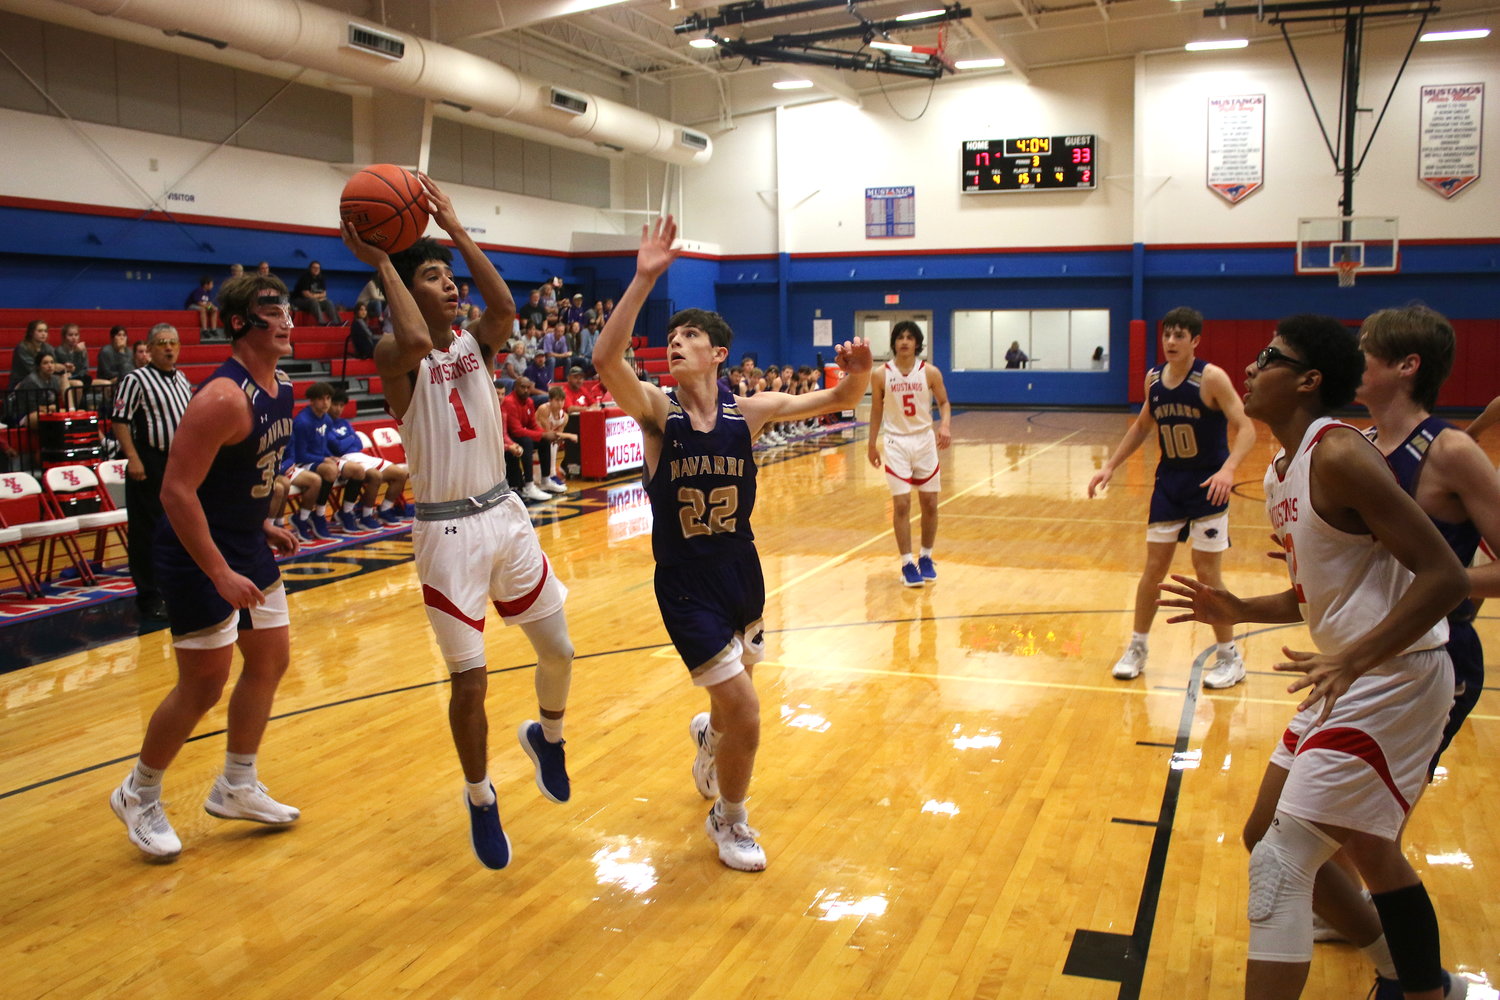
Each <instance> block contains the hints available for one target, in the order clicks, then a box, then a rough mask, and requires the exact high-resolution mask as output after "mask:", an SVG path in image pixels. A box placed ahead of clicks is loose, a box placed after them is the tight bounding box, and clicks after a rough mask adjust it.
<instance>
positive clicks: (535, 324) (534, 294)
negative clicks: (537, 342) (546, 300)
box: [518, 288, 547, 330]
mask: <svg viewBox="0 0 1500 1000" xmlns="http://www.w3.org/2000/svg"><path fill="white" fill-rule="evenodd" d="M518 315H519V316H520V318H521V319H523V320H526V321H528V322H530V323H531V328H532V329H533V330H535V329H537V328H539V327H540V326H541V325H542V324H543V323H544V322H546V320H547V310H546V309H545V308H543V306H542V291H541V289H539V288H533V289H532V290H531V296H530V297H529V298H528V299H527V300H526V304H525V305H523V306H521V308H520V311H519V313H518Z"/></svg>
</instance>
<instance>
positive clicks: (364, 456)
mask: <svg viewBox="0 0 1500 1000" xmlns="http://www.w3.org/2000/svg"><path fill="white" fill-rule="evenodd" d="M390 464H391V463H390V462H387V461H386V460H385V459H383V458H377V457H376V456H374V455H371V454H370V453H369V452H366V451H351V452H350V453H349V454H347V455H342V456H340V461H339V477H340V478H346V477H345V476H344V469H345V468H347V467H348V466H351V465H353V466H356V467H358V468H361V469H366V470H371V469H373V470H376V471H379V470H380V469H384V468H385V467H386V466H387V465H390Z"/></svg>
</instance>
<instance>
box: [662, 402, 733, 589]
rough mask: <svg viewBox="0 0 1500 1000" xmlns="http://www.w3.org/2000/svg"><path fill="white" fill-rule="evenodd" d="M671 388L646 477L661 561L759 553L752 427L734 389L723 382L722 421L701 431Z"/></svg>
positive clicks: (719, 418)
mask: <svg viewBox="0 0 1500 1000" xmlns="http://www.w3.org/2000/svg"><path fill="white" fill-rule="evenodd" d="M665 394H666V397H667V420H666V425H665V426H664V427H663V428H662V440H661V456H660V457H659V458H658V459H657V462H656V470H655V471H654V472H653V473H652V474H651V477H650V478H649V479H648V480H647V481H646V495H647V496H648V497H649V498H650V500H651V516H652V525H651V553H652V555H653V556H655V558H656V562H657V565H659V566H670V565H675V564H680V563H685V562H690V561H692V560H695V559H706V558H710V557H715V556H718V557H722V556H727V555H733V554H735V553H741V552H749V553H753V552H754V551H755V545H754V543H755V534H754V533H753V532H752V531H751V530H750V514H751V512H752V511H753V510H754V508H755V459H754V457H753V455H752V452H751V442H750V427H749V425H748V424H746V423H745V418H744V417H743V416H741V415H740V409H739V405H738V404H737V403H736V402H735V399H734V395H733V394H732V393H731V392H730V391H729V390H728V389H725V388H723V387H722V386H721V387H719V388H718V394H719V400H718V407H719V412H718V420H717V421H715V423H714V426H713V429H711V430H707V431H699V430H694V428H693V423H692V419H691V418H690V417H689V416H688V414H687V411H685V410H684V409H683V408H682V406H681V405H680V404H679V403H678V402H677V390H676V389H667V390H665Z"/></svg>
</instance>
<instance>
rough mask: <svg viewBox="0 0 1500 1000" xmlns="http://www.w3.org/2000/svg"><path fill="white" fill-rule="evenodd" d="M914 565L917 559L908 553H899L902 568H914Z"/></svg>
mask: <svg viewBox="0 0 1500 1000" xmlns="http://www.w3.org/2000/svg"><path fill="white" fill-rule="evenodd" d="M916 564H917V559H916V557H915V556H913V555H912V554H911V553H910V552H903V553H901V565H902V566H915V565H916Z"/></svg>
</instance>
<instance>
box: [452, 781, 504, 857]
mask: <svg viewBox="0 0 1500 1000" xmlns="http://www.w3.org/2000/svg"><path fill="white" fill-rule="evenodd" d="M490 794H491V795H493V794H495V786H494V785H493V784H491V785H490ZM463 795H464V805H466V806H468V807H469V843H471V844H473V845H474V854H475V856H476V857H478V858H479V863H480V864H482V865H484V866H485V867H486V868H492V869H494V870H496V871H499V870H500V869H501V868H504V867H505V866H506V865H508V864H510V838H509V837H507V836H506V835H505V831H504V830H503V829H501V828H500V802H499V801H498V800H496V801H494V802H491V803H490V804H489V805H487V806H476V805H475V804H474V803H473V802H470V801H469V793H468V792H467V791H465V792H464V793H463Z"/></svg>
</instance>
